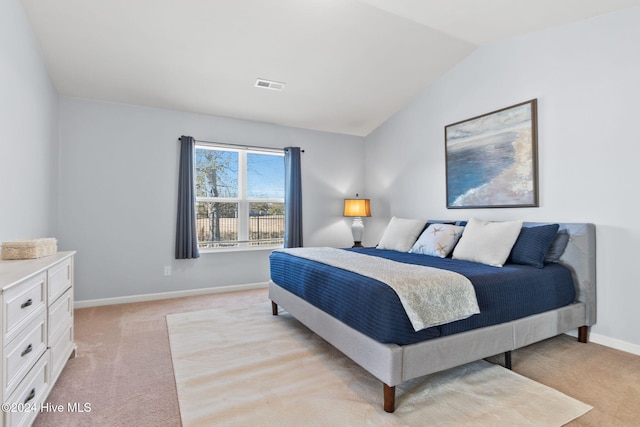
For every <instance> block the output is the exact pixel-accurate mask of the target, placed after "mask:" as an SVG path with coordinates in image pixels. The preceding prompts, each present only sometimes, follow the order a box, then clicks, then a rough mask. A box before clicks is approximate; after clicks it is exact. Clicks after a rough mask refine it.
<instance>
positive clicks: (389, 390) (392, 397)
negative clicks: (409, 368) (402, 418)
mask: <svg viewBox="0 0 640 427" xmlns="http://www.w3.org/2000/svg"><path fill="white" fill-rule="evenodd" d="M382 386H383V388H384V411H385V412H393V411H395V410H396V388H395V386H394V387H389V386H388V385H386V384H384V383H382Z"/></svg>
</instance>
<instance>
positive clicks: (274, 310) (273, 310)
mask: <svg viewBox="0 0 640 427" xmlns="http://www.w3.org/2000/svg"><path fill="white" fill-rule="evenodd" d="M271 314H273V315H274V316H277V315H278V304H276V303H275V302H273V301H271Z"/></svg>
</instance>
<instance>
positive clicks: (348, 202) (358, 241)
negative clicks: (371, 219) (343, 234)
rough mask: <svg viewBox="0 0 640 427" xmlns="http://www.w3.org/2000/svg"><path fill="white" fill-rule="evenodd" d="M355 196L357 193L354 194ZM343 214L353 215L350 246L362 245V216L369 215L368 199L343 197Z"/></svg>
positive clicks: (357, 246)
mask: <svg viewBox="0 0 640 427" xmlns="http://www.w3.org/2000/svg"><path fill="white" fill-rule="evenodd" d="M356 197H358V195H357V194H356ZM343 215H344V216H347V217H353V224H351V232H352V233H353V246H352V248H361V247H362V235H363V234H364V223H363V222H362V217H363V216H371V207H370V206H369V199H344V214H343Z"/></svg>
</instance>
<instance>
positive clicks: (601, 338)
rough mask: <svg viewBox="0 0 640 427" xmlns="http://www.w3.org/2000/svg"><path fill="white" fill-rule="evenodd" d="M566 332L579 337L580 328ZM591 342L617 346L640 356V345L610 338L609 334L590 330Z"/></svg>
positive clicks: (616, 347) (617, 348)
mask: <svg viewBox="0 0 640 427" xmlns="http://www.w3.org/2000/svg"><path fill="white" fill-rule="evenodd" d="M566 334H567V335H571V336H572V337H576V338H577V337H578V330H577V329H574V330H572V331H569V332H566ZM589 342H593V343H596V344H600V345H604V346H606V347H611V348H615V349H616V350H621V351H626V352H627V353H631V354H636V355H638V356H640V345H636V344H631V343H630V342H627V341H622V340H619V339H616V338H609V337H608V336H605V335H600V334H594V333H593V332H589Z"/></svg>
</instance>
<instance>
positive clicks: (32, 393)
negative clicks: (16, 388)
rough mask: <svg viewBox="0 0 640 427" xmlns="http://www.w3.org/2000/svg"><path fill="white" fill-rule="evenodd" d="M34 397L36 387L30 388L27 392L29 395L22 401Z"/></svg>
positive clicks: (25, 401) (27, 400)
mask: <svg viewBox="0 0 640 427" xmlns="http://www.w3.org/2000/svg"><path fill="white" fill-rule="evenodd" d="M34 397H36V388H35V387H34V388H32V389H31V391H30V392H29V396H27V398H26V399H24V403H27V402H29V401H30V400H32V399H33V398H34Z"/></svg>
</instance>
